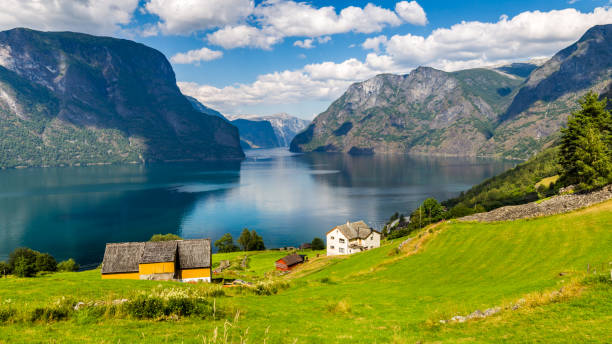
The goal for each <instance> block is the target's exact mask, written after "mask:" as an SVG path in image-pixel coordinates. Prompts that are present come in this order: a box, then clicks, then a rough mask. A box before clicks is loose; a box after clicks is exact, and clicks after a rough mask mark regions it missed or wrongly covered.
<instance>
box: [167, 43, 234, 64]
mask: <svg viewBox="0 0 612 344" xmlns="http://www.w3.org/2000/svg"><path fill="white" fill-rule="evenodd" d="M222 56H223V52H221V51H216V50H211V49H208V48H206V47H203V48H201V49H197V50H190V51H188V52H186V53H178V54H176V55H174V56H172V57H171V58H170V61H172V62H174V63H180V64H190V63H194V64H199V63H200V62H201V61H212V60H216V59H218V58H221V57H222Z"/></svg>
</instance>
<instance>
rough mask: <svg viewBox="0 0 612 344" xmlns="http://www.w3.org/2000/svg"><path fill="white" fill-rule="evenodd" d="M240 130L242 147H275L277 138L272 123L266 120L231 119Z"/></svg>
mask: <svg viewBox="0 0 612 344" xmlns="http://www.w3.org/2000/svg"><path fill="white" fill-rule="evenodd" d="M231 123H232V124H233V125H235V126H236V128H238V131H239V132H240V144H241V145H242V148H275V147H278V140H277V139H276V134H275V133H274V128H272V124H270V122H268V121H249V120H247V119H236V120H233V121H231Z"/></svg>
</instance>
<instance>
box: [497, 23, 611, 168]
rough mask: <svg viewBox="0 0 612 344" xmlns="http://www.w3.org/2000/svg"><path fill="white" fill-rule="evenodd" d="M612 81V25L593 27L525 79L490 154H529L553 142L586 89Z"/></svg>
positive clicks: (599, 89) (503, 118)
mask: <svg viewBox="0 0 612 344" xmlns="http://www.w3.org/2000/svg"><path fill="white" fill-rule="evenodd" d="M611 80H612V24H611V25H598V26H594V27H592V28H591V29H589V30H588V31H587V32H586V33H585V34H584V35H583V36H582V38H580V40H579V41H578V42H576V43H574V44H572V45H570V46H569V47H567V48H565V49H563V50H561V51H560V52H558V53H557V54H555V55H554V56H553V57H552V58H551V59H550V60H548V61H547V62H546V63H545V64H543V65H542V66H541V67H539V68H538V69H536V70H534V71H533V72H532V73H531V74H530V75H529V78H527V80H526V81H525V84H524V85H523V86H522V88H521V89H520V91H519V92H518V93H517V95H516V97H515V98H514V99H513V101H512V104H510V106H509V107H508V110H507V111H506V112H505V113H504V114H503V115H502V116H501V118H500V124H499V126H498V127H497V128H496V130H495V137H494V138H493V140H491V145H490V147H491V148H492V149H491V150H490V151H489V152H490V153H492V154H499V153H502V152H506V153H509V154H510V155H512V156H525V155H528V154H531V153H533V152H535V151H537V150H539V149H540V148H541V147H543V146H546V145H549V144H550V143H551V142H552V141H554V140H555V139H556V138H557V136H556V135H554V134H556V133H557V132H558V131H559V128H560V127H561V126H562V125H564V124H565V122H566V120H567V116H568V115H569V114H570V113H571V112H572V111H574V110H575V109H577V106H578V102H577V100H578V98H579V97H581V96H582V95H584V93H586V92H587V91H588V90H593V91H595V92H597V93H602V92H603V91H604V90H606V89H607V88H608V87H609V86H610V84H611Z"/></svg>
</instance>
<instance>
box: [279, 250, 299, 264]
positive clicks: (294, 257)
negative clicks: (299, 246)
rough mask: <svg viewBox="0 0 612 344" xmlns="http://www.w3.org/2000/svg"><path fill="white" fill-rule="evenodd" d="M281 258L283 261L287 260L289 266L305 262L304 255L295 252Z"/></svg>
mask: <svg viewBox="0 0 612 344" xmlns="http://www.w3.org/2000/svg"><path fill="white" fill-rule="evenodd" d="M279 260H282V261H283V262H285V264H286V265H287V266H291V265H295V264H299V263H303V262H304V257H302V256H300V255H299V254H297V253H294V254H290V255H288V256H284V257H283V258H281V259H279Z"/></svg>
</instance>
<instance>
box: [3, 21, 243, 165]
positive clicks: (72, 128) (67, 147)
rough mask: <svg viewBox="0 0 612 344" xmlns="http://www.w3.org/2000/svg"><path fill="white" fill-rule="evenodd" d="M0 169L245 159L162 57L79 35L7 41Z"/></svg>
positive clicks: (8, 37)
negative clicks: (190, 98) (197, 107)
mask: <svg viewBox="0 0 612 344" xmlns="http://www.w3.org/2000/svg"><path fill="white" fill-rule="evenodd" d="M0 130H1V131H2V133H3V134H2V135H1V136H0V145H1V147H2V149H1V150H0V167H16V166H50V165H82V164H98V163H116V162H143V161H174V160H212V159H241V158H243V157H244V153H243V152H242V149H241V148H240V143H239V137H238V131H237V129H236V128H235V127H233V126H232V125H230V124H228V123H227V122H226V121H224V120H223V119H221V118H218V117H214V116H208V115H204V114H202V113H201V112H199V111H196V110H194V109H193V108H192V106H191V104H190V103H189V101H188V100H187V99H186V98H185V97H184V96H183V95H182V94H181V92H180V91H179V89H178V87H177V86H176V80H175V76H174V72H173V70H172V67H171V66H170V64H169V63H168V61H167V60H166V58H165V57H164V55H163V54H161V53H160V52H158V51H156V50H154V49H152V48H149V47H146V46H144V45H142V44H138V43H135V42H132V41H128V40H122V39H114V38H108V37H96V36H90V35H85V34H78V33H71V32H39V31H33V30H28V29H13V30H9V31H3V32H0Z"/></svg>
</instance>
